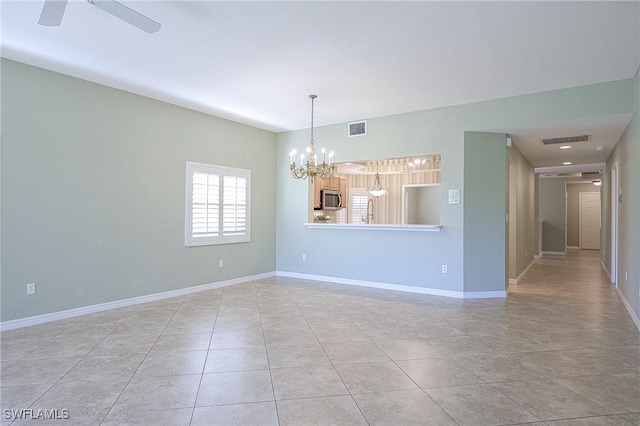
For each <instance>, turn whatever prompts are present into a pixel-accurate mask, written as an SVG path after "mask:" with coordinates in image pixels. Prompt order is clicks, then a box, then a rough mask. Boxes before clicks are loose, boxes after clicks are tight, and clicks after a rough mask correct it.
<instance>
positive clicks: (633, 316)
mask: <svg viewBox="0 0 640 426" xmlns="http://www.w3.org/2000/svg"><path fill="white" fill-rule="evenodd" d="M616 293H618V296H619V297H620V300H622V303H623V304H624V307H625V308H627V312H629V316H630V317H631V320H632V321H633V323H634V324H635V325H636V328H637V329H638V331H640V318H638V314H636V313H635V312H633V309H631V305H630V304H629V302H628V301H627V298H626V297H624V294H623V293H622V291H620V288H619V287H616Z"/></svg>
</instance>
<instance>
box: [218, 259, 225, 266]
mask: <svg viewBox="0 0 640 426" xmlns="http://www.w3.org/2000/svg"><path fill="white" fill-rule="evenodd" d="M218 266H219V267H221V268H224V260H222V259H220V260H218Z"/></svg>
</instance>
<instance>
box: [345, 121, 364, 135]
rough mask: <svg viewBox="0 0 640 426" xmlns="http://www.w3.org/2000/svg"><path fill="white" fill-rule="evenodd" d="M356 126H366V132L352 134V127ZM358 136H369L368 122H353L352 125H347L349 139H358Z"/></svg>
mask: <svg viewBox="0 0 640 426" xmlns="http://www.w3.org/2000/svg"><path fill="white" fill-rule="evenodd" d="M354 124H364V132H363V133H355V134H353V133H351V126H352V125H354ZM358 136H367V120H360V121H352V122H351V123H349V124H347V137H350V138H356V137H358Z"/></svg>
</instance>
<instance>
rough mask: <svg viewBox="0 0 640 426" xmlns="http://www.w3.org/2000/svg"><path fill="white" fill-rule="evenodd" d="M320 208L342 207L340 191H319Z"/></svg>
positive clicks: (338, 208) (336, 208) (334, 208)
mask: <svg viewBox="0 0 640 426" xmlns="http://www.w3.org/2000/svg"><path fill="white" fill-rule="evenodd" d="M320 200H321V202H320V208H321V209H322V210H340V209H341V208H342V193H341V192H340V191H328V190H322V191H320Z"/></svg>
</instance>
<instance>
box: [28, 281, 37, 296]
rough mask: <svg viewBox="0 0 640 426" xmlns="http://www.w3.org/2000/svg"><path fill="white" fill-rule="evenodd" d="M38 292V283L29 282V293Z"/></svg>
mask: <svg viewBox="0 0 640 426" xmlns="http://www.w3.org/2000/svg"><path fill="white" fill-rule="evenodd" d="M32 294H36V283H29V284H27V295H29V296H30V295H32Z"/></svg>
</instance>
